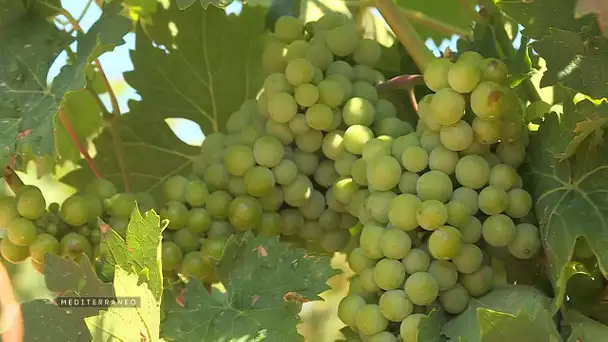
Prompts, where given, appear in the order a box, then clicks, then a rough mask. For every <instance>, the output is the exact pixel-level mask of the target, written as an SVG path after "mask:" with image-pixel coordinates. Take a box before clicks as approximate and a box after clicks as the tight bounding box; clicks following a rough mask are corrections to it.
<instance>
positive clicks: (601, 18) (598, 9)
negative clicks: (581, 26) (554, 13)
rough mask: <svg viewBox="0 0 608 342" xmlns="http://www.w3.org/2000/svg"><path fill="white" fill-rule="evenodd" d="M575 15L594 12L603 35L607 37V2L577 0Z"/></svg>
mask: <svg viewBox="0 0 608 342" xmlns="http://www.w3.org/2000/svg"><path fill="white" fill-rule="evenodd" d="M575 12H576V17H577V18H578V17H582V16H585V15H587V14H589V13H594V14H595V15H596V17H597V22H598V24H599V25H600V29H601V30H602V31H603V32H604V36H606V37H608V3H607V2H606V1H603V0H578V2H577V3H576V9H575Z"/></svg>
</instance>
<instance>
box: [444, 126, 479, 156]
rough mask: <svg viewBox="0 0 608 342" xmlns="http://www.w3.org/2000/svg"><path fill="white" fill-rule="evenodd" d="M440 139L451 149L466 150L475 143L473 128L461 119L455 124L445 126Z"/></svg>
mask: <svg viewBox="0 0 608 342" xmlns="http://www.w3.org/2000/svg"><path fill="white" fill-rule="evenodd" d="M439 139H440V141H441V143H442V144H443V146H445V147H446V148H447V149H448V150H450V151H464V150H466V149H467V148H468V147H469V146H471V144H472V143H473V139H474V136H473V130H472V129H471V126H469V124H468V123H466V122H465V121H463V120H460V121H458V122H457V123H455V124H453V125H449V126H443V127H442V128H441V131H439Z"/></svg>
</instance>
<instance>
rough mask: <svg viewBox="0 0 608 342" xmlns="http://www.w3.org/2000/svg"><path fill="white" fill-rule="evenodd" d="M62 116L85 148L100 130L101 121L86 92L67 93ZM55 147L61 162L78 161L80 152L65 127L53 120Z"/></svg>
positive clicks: (93, 102)
mask: <svg viewBox="0 0 608 342" xmlns="http://www.w3.org/2000/svg"><path fill="white" fill-rule="evenodd" d="M61 107H62V109H63V115H64V116H65V117H66V118H67V120H68V121H69V122H70V124H71V126H72V128H73V130H74V133H76V136H77V137H78V140H79V141H80V143H81V144H83V146H85V148H86V147H87V145H88V144H87V140H88V139H89V138H91V137H92V136H93V135H94V134H95V133H98V132H99V131H100V130H101V127H102V125H103V119H102V117H101V113H100V112H99V106H98V104H97V101H96V100H95V98H94V97H93V96H92V95H91V93H89V92H88V91H86V90H79V91H75V92H70V93H68V94H67V95H66V96H65V98H64V99H63V102H62V104H61ZM54 125H55V132H54V134H55V146H56V149H57V155H58V156H59V157H60V158H61V159H63V160H78V159H80V151H79V150H78V147H76V144H74V141H73V140H72V138H71V136H70V134H68V131H67V130H66V128H65V126H64V125H63V124H61V122H59V116H57V117H56V118H55V124H54Z"/></svg>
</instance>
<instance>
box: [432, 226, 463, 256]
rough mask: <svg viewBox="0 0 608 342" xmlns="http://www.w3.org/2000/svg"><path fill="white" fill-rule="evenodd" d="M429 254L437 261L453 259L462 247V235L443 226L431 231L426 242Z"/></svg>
mask: <svg viewBox="0 0 608 342" xmlns="http://www.w3.org/2000/svg"><path fill="white" fill-rule="evenodd" d="M428 247H429V253H430V254H431V255H432V256H433V258H435V259H437V260H451V259H453V258H455V257H456V256H457V255H458V254H459V253H460V250H461V247H462V235H460V232H459V231H458V229H456V228H454V227H450V226H443V227H441V228H438V229H436V230H434V231H433V233H432V234H431V236H430V237H429V240H428Z"/></svg>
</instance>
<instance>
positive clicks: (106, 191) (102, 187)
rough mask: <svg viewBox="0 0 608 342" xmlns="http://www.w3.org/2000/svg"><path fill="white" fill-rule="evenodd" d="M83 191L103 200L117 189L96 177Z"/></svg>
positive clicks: (112, 194) (110, 183)
mask: <svg viewBox="0 0 608 342" xmlns="http://www.w3.org/2000/svg"><path fill="white" fill-rule="evenodd" d="M84 192H85V193H88V194H93V195H96V196H97V197H99V198H100V199H102V200H105V199H108V198H110V197H112V196H114V195H116V193H117V192H118V190H116V186H115V185H114V184H112V182H110V181H109V180H107V179H105V178H96V179H94V180H93V181H92V182H90V183H88V184H87V185H86V187H85V189H84ZM0 207H1V206H0Z"/></svg>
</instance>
